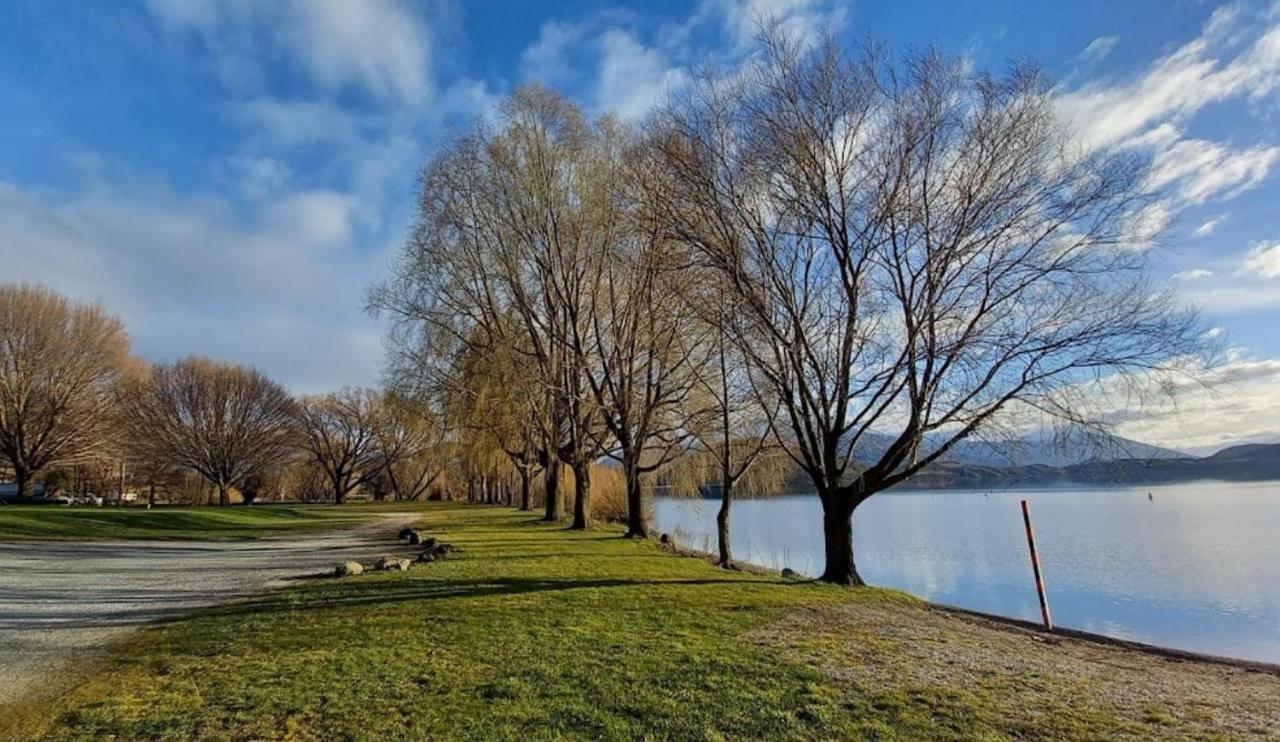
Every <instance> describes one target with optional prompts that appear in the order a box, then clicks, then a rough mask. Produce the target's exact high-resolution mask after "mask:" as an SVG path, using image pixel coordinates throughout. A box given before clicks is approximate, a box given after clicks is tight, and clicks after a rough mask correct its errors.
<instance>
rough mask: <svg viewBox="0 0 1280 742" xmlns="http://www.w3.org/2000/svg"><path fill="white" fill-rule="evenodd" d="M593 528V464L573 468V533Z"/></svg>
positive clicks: (571, 527)
mask: <svg viewBox="0 0 1280 742" xmlns="http://www.w3.org/2000/svg"><path fill="white" fill-rule="evenodd" d="M590 527H591V463H590V462H587V463H584V464H580V465H578V466H575V467H573V525H571V526H569V529H570V530H573V531H585V530H587V529H588V528H590Z"/></svg>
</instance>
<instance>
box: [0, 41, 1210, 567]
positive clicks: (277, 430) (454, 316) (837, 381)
mask: <svg viewBox="0 0 1280 742" xmlns="http://www.w3.org/2000/svg"><path fill="white" fill-rule="evenodd" d="M1148 182H1149V181H1148V178H1147V163H1146V162H1145V161H1144V160H1142V159H1141V158H1140V157H1138V156H1137V155H1135V154H1134V153H1132V152H1129V151H1123V150H1119V151H1113V150H1088V149H1084V148H1082V147H1080V146H1078V145H1077V144H1076V143H1075V141H1074V139H1073V138H1072V136H1071V132H1069V131H1065V130H1064V129H1062V128H1061V126H1060V125H1059V123H1058V122H1057V119H1056V117H1055V114H1054V109H1053V103H1052V97H1051V89H1050V87H1049V85H1048V84H1047V82H1046V81H1045V79H1044V78H1043V76H1042V75H1041V74H1040V73H1039V72H1038V71H1037V70H1035V69H1032V68H1029V67H1026V66H1016V67H1014V68H1013V69H1011V70H1010V71H1009V72H1008V73H1007V74H1005V75H1002V76H996V75H991V74H986V73H980V72H974V71H972V70H971V69H969V68H968V67H967V66H966V65H965V64H963V63H961V61H959V60H952V59H948V58H945V57H943V56H941V55H939V54H936V53H932V52H926V53H922V54H916V55H911V56H908V57H906V58H902V59H898V58H895V57H893V56H891V55H890V54H888V53H887V52H886V51H885V50H884V49H881V48H879V47H876V46H874V45H869V46H867V47H866V48H864V49H862V50H860V51H858V52H849V51H848V50H846V49H844V48H842V47H840V46H839V45H838V44H836V43H834V42H831V41H828V42H825V43H822V44H818V45H808V46H805V45H802V44H799V43H795V42H793V41H792V40H789V39H787V38H786V37H785V36H783V35H780V34H773V33H766V34H765V35H764V37H763V38H762V40H761V44H760V48H759V49H758V50H757V53H756V54H755V55H753V56H752V58H751V59H750V60H749V61H748V63H746V64H744V65H742V66H740V67H739V68H737V69H734V70H732V71H727V72H723V73H717V72H714V71H712V72H708V73H706V74H704V75H702V76H701V77H700V78H699V79H697V80H695V81H694V83H693V84H691V85H690V86H689V87H688V88H686V90H685V91H684V92H683V93H681V94H680V95H679V96H677V97H674V98H673V99H672V100H671V101H670V102H669V103H668V104H667V105H666V106H665V107H663V108H662V109H661V110H660V111H659V112H657V113H656V114H655V115H654V116H653V117H652V118H651V119H650V120H648V121H647V122H645V123H644V124H643V125H641V126H630V125H627V124H624V123H622V122H620V121H618V120H615V119H613V118H611V117H608V116H606V117H604V118H601V119H599V120H595V121H592V120H588V119H587V118H586V117H584V116H583V114H582V112H581V111H579V110H578V109H577V108H576V107H575V106H573V105H572V104H570V103H569V102H567V101H565V100H564V99H562V98H561V97H560V96H558V95H556V94H555V93H553V92H551V91H548V90H545V89H542V88H537V87H529V88H523V89H520V90H518V91H517V92H516V93H515V94H514V95H513V96H512V97H511V98H510V99H509V100H508V101H506V102H505V104H504V105H503V106H502V107H501V109H500V111H499V114H498V117H497V121H496V123H486V122H478V123H477V124H476V125H475V127H474V128H473V129H471V130H470V131H469V132H467V133H465V134H463V135H462V136H459V137H458V138H456V139H455V140H454V141H452V142H451V143H450V144H449V145H448V146H446V147H444V148H442V149H441V150H439V152H438V153H437V154H436V155H435V156H434V157H433V158H432V159H431V160H430V161H429V162H428V163H427V165H426V166H425V168H424V169H423V171H422V175H421V190H420V198H419V201H418V219H417V223H416V225H415V228H414V229H413V231H412V234H411V237H410V239H409V240H408V242H407V244H406V245H405V247H404V249H403V251H402V253H401V255H400V257H399V259H398V260H397V262H396V263H395V265H394V267H393V274H392V277H391V279H390V280H388V281H387V282H385V283H384V284H381V285H379V286H376V287H375V288H374V289H373V290H372V291H371V293H370V298H369V308H370V310H371V311H373V312H374V313H377V314H381V315H383V316H385V317H387V318H389V319H390V320H391V326H392V331H391V335H390V338H389V343H388V347H389V350H390V358H389V361H390V363H389V369H388V371H389V373H388V376H389V389H391V390H394V391H389V392H373V391H369V390H344V391H342V392H339V393H336V394H332V395H324V396H320V397H312V398H304V399H295V398H293V397H292V396H291V395H289V394H288V393H287V392H286V391H285V390H283V389H282V388H281V387H280V386H279V385H277V384H275V383H274V382H272V381H271V380H269V379H267V378H266V377H264V376H263V375H262V374H260V373H258V372H256V371H253V370H250V369H245V368H240V367H235V366H228V365H225V364H219V363H215V362H213V361H208V360H203V359H187V360H184V361H179V362H177V363H172V364H159V365H155V366H150V367H147V366H145V365H144V364H141V363H139V362H137V361H135V360H132V359H130V358H129V356H128V342H127V339H126V337H125V335H124V332H123V329H122V327H121V326H120V323H119V322H118V321H116V320H115V319H114V318H112V317H110V316H108V315H107V314H106V313H105V312H103V311H102V310H101V309H100V308H97V307H93V306H83V305H76V304H72V303H69V302H67V301H66V300H64V299H61V298H60V297H57V296H55V295H53V294H51V293H50V292H48V291H47V290H44V289H41V288H33V287H21V286H9V287H4V288H3V289H0V333H2V335H0V364H3V376H0V454H3V456H4V457H5V458H6V459H7V460H8V461H9V465H10V468H11V469H12V470H13V472H14V475H15V478H16V479H17V480H18V482H19V487H20V489H22V490H23V491H27V489H28V488H29V483H30V481H31V479H32V477H34V476H35V475H36V474H37V473H38V472H40V471H42V470H45V469H47V468H48V467H50V466H52V465H54V464H63V465H65V464H67V463H74V462H76V461H78V460H81V459H83V458H86V457H93V456H97V455H101V452H102V451H103V450H105V449H107V448H111V450H113V451H115V452H116V454H115V455H119V456H121V457H126V458H128V459H130V460H133V461H137V462H139V463H140V464H141V465H143V466H145V467H149V468H150V469H152V470H161V469H164V468H166V467H169V468H174V469H179V470H182V471H187V472H196V473H198V474H199V476H201V477H202V478H204V479H205V480H207V481H208V482H209V483H210V484H211V486H213V487H215V488H216V489H217V491H218V493H219V499H220V501H221V502H223V503H224V504H225V503H226V502H227V501H228V499H229V497H228V494H229V491H230V490H231V489H233V488H234V489H238V490H241V491H242V492H244V491H246V490H247V491H250V492H252V491H253V490H254V489H255V487H256V486H257V484H258V483H260V482H261V481H264V479H266V478H268V474H269V469H270V468H271V467H272V466H279V465H280V464H281V463H282V462H289V461H291V460H295V459H298V458H304V457H305V458H307V459H309V460H310V461H312V462H313V463H314V469H315V470H316V471H318V472H320V476H321V478H322V479H323V480H324V481H325V482H326V485H327V487H328V489H329V490H330V492H331V493H332V497H333V499H334V500H335V501H338V502H341V501H342V500H344V499H345V498H346V497H347V496H348V495H349V493H351V492H353V491H355V490H357V489H360V488H366V489H369V490H371V491H373V492H375V493H385V492H391V493H394V494H397V495H398V496H402V497H421V496H422V495H423V493H424V492H425V491H426V490H427V489H429V488H430V487H432V486H433V483H434V482H436V481H437V480H438V479H439V477H440V476H441V472H444V471H446V470H448V471H450V472H452V473H454V474H456V476H457V482H458V483H460V484H461V485H462V486H464V487H465V488H466V491H467V492H468V493H469V494H470V495H471V496H472V497H473V498H475V499H482V500H486V501H492V500H494V499H499V498H498V495H495V492H496V493H500V494H501V499H516V495H515V485H516V483H518V489H519V496H518V500H519V503H520V505H521V506H522V507H525V508H529V507H532V506H533V502H534V501H535V499H541V501H542V507H543V509H544V517H545V518H546V519H548V520H559V519H560V518H561V517H562V516H563V515H564V512H565V510H566V509H569V510H570V511H571V515H572V527H573V528H587V527H589V526H590V525H591V518H592V503H591V492H592V480H593V476H594V477H601V476H603V475H602V471H603V472H609V476H612V474H613V473H618V474H620V475H621V479H622V481H623V486H624V487H625V492H626V507H625V517H626V521H627V525H628V535H630V536H644V535H646V532H647V527H646V519H645V515H646V496H647V493H648V492H650V491H652V490H653V489H655V488H657V487H659V486H668V487H674V488H676V489H685V490H693V489H697V488H699V487H703V486H705V485H708V484H711V485H716V486H718V488H719V491H720V494H721V511H720V517H719V522H720V553H721V561H722V563H724V564H725V565H729V564H731V563H732V555H731V553H730V551H729V540H728V529H729V512H730V505H731V502H732V499H733V497H734V496H735V494H736V493H742V492H744V491H748V492H749V491H768V490H771V489H775V488H776V487H777V486H778V484H779V480H780V479H781V477H782V475H783V474H784V473H785V472H787V471H788V470H799V471H800V472H802V473H803V475H804V476H805V477H806V478H807V479H808V481H809V483H810V485H811V487H812V488H813V490H814V491H815V492H816V494H817V496H818V497H819V498H820V500H821V502H822V506H823V531H824V534H825V544H826V568H825V571H824V573H823V575H822V578H823V579H824V580H828V581H831V582H839V583H843V584H859V583H861V578H860V576H859V575H858V572H857V570H856V568H855V565H854V558H853V544H852V524H851V520H852V516H853V513H854V511H855V509H856V508H857V507H858V506H859V505H860V504H861V503H862V502H864V501H865V500H866V499H867V498H869V497H871V496H872V495H874V494H875V493H877V492H881V491H883V490H885V489H887V488H889V487H892V486H894V485H896V484H899V483H902V482H904V481H906V480H908V479H909V478H911V477H912V476H913V475H914V474H916V473H917V472H919V471H920V470H921V469H922V468H924V467H926V466H929V465H931V464H933V463H935V462H938V461H939V460H941V459H943V458H944V457H945V456H946V455H947V453H948V452H949V451H950V450H951V449H952V448H953V447H954V446H955V445H956V444H957V443H959V442H961V441H963V440H965V439H969V438H983V437H987V438H990V437H997V436H1002V435H1004V434H1006V433H1007V432H1008V431H1016V430H1018V429H1019V428H1020V427H1021V426H1024V425H1026V424H1028V423H1034V424H1044V423H1045V422H1046V421H1047V420H1060V421H1065V422H1067V423H1069V424H1071V425H1075V426H1079V425H1086V426H1093V425H1099V424H1100V422H1101V420H1100V419H1099V418H1098V417H1097V416H1096V413H1097V412H1098V411H1099V410H1100V409H1102V406H1101V405H1098V404H1096V403H1095V402H1096V399H1097V398H1099V397H1100V396H1103V395H1106V394H1108V393H1113V392H1115V391H1117V390H1119V391H1122V392H1129V393H1134V392H1139V391H1142V390H1144V389H1149V388H1151V386H1150V382H1151V380H1152V379H1153V378H1158V377H1159V376H1160V375H1161V374H1164V373H1167V372H1169V371H1170V370H1171V369H1175V368H1177V367H1178V366H1179V365H1180V364H1181V363H1183V362H1185V361H1186V360H1187V359H1188V358H1190V357H1192V356H1194V355H1195V354H1197V353H1198V352H1200V351H1201V350H1202V345H1201V343H1202V341H1201V340H1200V337H1201V333H1200V332H1199V326H1198V323H1197V321H1196V319H1195V317H1194V316H1193V315H1192V314H1191V313H1189V312H1187V311H1184V310H1182V309H1180V308H1179V306H1178V305H1177V304H1176V303H1175V302H1174V300H1173V299H1172V297H1171V296H1169V295H1168V294H1167V293H1164V292H1161V291H1157V290H1155V289H1154V288H1153V287H1152V286H1151V285H1150V282H1149V280H1148V274H1147V272H1146V270H1145V264H1146V261H1147V256H1148V252H1147V250H1146V247H1147V246H1148V244H1149V242H1150V240H1151V239H1152V238H1153V237H1154V235H1153V234H1150V233H1149V227H1150V226H1151V220H1149V219H1147V218H1146V215H1147V213H1148V211H1147V210H1148V209H1149V208H1150V207H1151V206H1152V205H1153V203H1155V201H1156V200H1157V199H1158V197H1159V194H1156V193H1152V192H1150V191H1149V189H1148V188H1147V183H1148ZM1139 383H1141V384H1143V385H1144V386H1136V385H1137V384H1139ZM1129 401H1130V403H1132V401H1133V400H1132V398H1130V399H1129ZM604 460H610V461H611V462H612V463H613V468H609V469H603V470H602V469H601V462H602V461H604ZM535 488H536V489H537V490H538V492H536V493H535V492H534V490H535ZM562 492H564V493H566V494H567V493H570V492H571V499H570V500H569V501H568V502H566V501H565V499H563V498H562ZM537 494H540V495H541V497H540V498H538V497H536V495H537Z"/></svg>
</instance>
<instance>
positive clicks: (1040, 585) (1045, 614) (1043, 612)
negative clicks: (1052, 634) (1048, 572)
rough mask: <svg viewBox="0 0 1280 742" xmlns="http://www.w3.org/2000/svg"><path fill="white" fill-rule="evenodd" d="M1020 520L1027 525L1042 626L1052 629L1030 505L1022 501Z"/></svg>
mask: <svg viewBox="0 0 1280 742" xmlns="http://www.w3.org/2000/svg"><path fill="white" fill-rule="evenodd" d="M1022 522H1023V523H1025V524H1026V525H1027V548H1029V549H1031V571H1032V572H1034V573H1035V575H1036V594H1037V595H1039V596H1040V616H1041V618H1043V619H1044V627H1045V628H1046V629H1048V630H1049V631H1053V619H1051V618H1049V598H1048V597H1046V596H1045V594H1044V577H1043V576H1042V575H1041V574H1040V557H1039V556H1037V555H1036V535H1035V532H1034V531H1032V530H1031V507H1030V506H1029V505H1027V501H1026V500H1023V501H1022Z"/></svg>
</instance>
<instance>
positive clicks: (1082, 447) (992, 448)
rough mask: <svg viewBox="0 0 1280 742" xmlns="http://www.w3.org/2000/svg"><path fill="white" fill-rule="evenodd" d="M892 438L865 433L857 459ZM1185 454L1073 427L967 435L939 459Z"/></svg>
mask: <svg viewBox="0 0 1280 742" xmlns="http://www.w3.org/2000/svg"><path fill="white" fill-rule="evenodd" d="M945 441H946V437H945V436H941V435H935V436H929V437H927V438H926V439H925V445H924V451H925V452H928V451H931V450H934V449H936V448H937V447H938V446H940V445H942V444H943V443H944V442H945ZM892 442H893V437H892V436H889V435H885V434H883V433H874V432H872V433H868V434H866V435H864V436H863V438H862V440H861V441H860V442H859V444H858V446H856V447H855V450H854V453H855V455H856V456H857V458H858V459H859V460H860V461H875V460H877V459H879V458H880V455H881V454H882V453H884V451H885V449H887V448H888V447H889V445H890V444H891V443H892ZM1185 458H1191V457H1190V456H1189V455H1188V454H1185V453H1182V452H1181V451H1174V450H1172V449H1168V448H1161V447H1159V446H1153V445H1151V444H1148V443H1141V442H1139V441H1134V440H1130V439H1128V438H1121V437H1119V436H1103V435H1099V434H1097V433H1093V432H1084V431H1074V432H1068V433H1065V434H1058V435H1055V434H1052V433H1048V432H1039V433H1032V434H1029V435H1025V436H1022V437H1019V438H1012V439H995V440H990V441H985V440H974V439H966V440H962V441H960V442H959V443H956V444H955V446H953V447H952V448H951V450H950V451H947V453H946V454H945V455H944V456H943V457H942V461H943V462H946V463H949V464H967V465H974V466H986V467H1000V468H1024V467H1029V466H1034V465H1037V464H1040V465H1044V466H1051V467H1063V466H1072V465H1075V464H1083V463H1086V462H1089V461H1100V460H1111V459H1185Z"/></svg>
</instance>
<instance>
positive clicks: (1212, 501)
mask: <svg viewBox="0 0 1280 742" xmlns="http://www.w3.org/2000/svg"><path fill="white" fill-rule="evenodd" d="M1148 493H1150V498H1149V497H1148ZM1022 499H1026V500H1028V501H1029V502H1030V503H1031V518H1032V524H1033V525H1034V527H1035V532H1036V548H1037V550H1038V551H1039V553H1040V562H1041V567H1042V569H1043V572H1044V579H1045V583H1046V587H1047V591H1048V594H1049V607H1050V610H1051V612H1052V614H1053V620H1054V623H1055V625H1059V626H1064V627H1070V628H1074V629H1082V630H1084V631H1091V632H1095V633H1098V634H1106V635H1108V636H1113V637H1118V638H1122V639H1131V640H1135V641H1141V642H1148V643H1151V644H1158V645H1162V646H1167V647H1177V648H1180V649H1188V650H1193V651H1197V652H1207V653H1210V654H1218V655H1225V656H1230V657H1240V658H1247V659H1255V660H1263V661H1268V662H1280V483H1275V482H1268V483H1261V484H1253V483H1249V484H1236V483H1230V484H1228V483H1222V482H1198V483H1194V484H1182V485H1168V486H1160V487H1154V486H1153V487H1135V488H1126V489H1065V488H1064V489H1042V490H1026V491H1015V490H1002V491H993V492H990V493H989V494H988V493H983V492H958V491H920V492H911V491H900V490H895V491H893V492H892V493H882V494H878V495H876V496H874V497H872V498H871V499H870V500H868V501H867V502H865V503H863V504H862V506H861V507H859V508H858V511H857V513H856V514H855V516H854V528H853V532H854V552H855V555H856V556H855V558H856V562H857V565H858V571H859V573H860V574H861V575H862V577H863V579H865V580H866V581H867V582H869V583H871V584H873V585H880V586H884V587H894V588H899V589H902V590H906V591H907V592H910V593H913V594H915V595H918V596H920V597H922V598H926V599H928V600H931V601H935V602H938V603H945V604H948V605H954V606H959V607H963V608H969V609H973V610H979V611H984V612H987V613H995V614H999V615H1003V616H1012V617H1015V618H1022V619H1027V620H1030V621H1036V622H1039V620H1040V609H1039V605H1038V603H1037V600H1036V591H1035V583H1034V581H1033V577H1032V573H1031V563H1030V559H1029V557H1028V554H1027V542H1026V534H1025V531H1024V530H1023V525H1022V513H1021V510H1020V509H1019V501H1020V500H1022ZM718 507H719V501H718V500H701V499H673V498H665V497H663V498H656V503H655V520H656V525H657V526H658V528H659V529H660V530H661V531H663V532H668V533H671V534H672V535H673V536H675V537H676V538H677V540H678V541H679V542H680V543H682V544H684V545H687V546H690V547H692V548H697V549H706V550H708V551H713V550H714V549H715V544H716V541H715V514H716V509H717V508H718ZM821 513H822V506H821V504H820V503H819V502H818V499H817V497H814V496H801V495H789V496H782V497H775V498H768V499H754V500H739V501H736V502H735V503H734V505H733V511H732V516H731V517H732V520H731V527H732V533H731V538H732V546H733V550H734V557H735V558H736V559H738V560H740V561H748V562H753V563H755V564H759V565H763V566H767V567H773V568H778V569H780V568H782V567H791V568H792V569H794V570H796V571H797V572H801V573H803V574H807V575H817V574H819V573H820V572H821V571H822V566H823V556H822V534H821V523H822V519H821Z"/></svg>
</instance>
